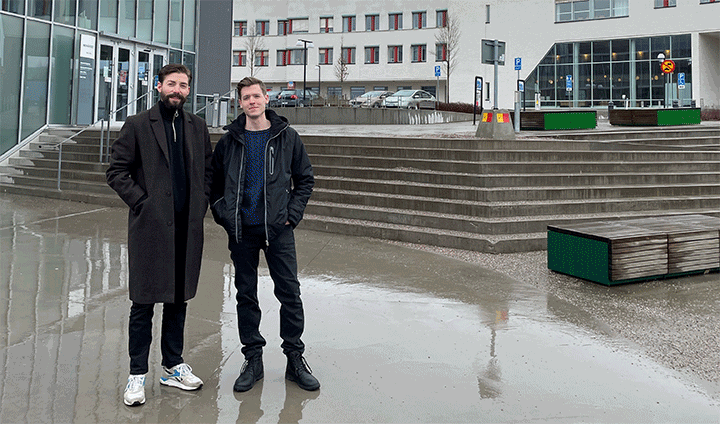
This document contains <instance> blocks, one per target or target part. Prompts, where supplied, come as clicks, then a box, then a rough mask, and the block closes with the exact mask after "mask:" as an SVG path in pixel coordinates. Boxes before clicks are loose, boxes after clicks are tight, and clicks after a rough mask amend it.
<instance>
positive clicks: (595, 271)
mask: <svg viewBox="0 0 720 424" xmlns="http://www.w3.org/2000/svg"><path fill="white" fill-rule="evenodd" d="M547 230H548V268H549V269H550V270H552V271H556V272H561V273H563V274H568V275H572V276H574V277H579V278H583V279H586V280H590V281H594V282H596V283H600V284H605V285H616V284H624V283H631V282H638V281H645V280H651V279H658V278H668V277H677V276H681V275H688V274H696V273H704V272H707V271H717V270H720V218H716V217H712V216H706V215H682V216H672V217H658V218H643V219H634V220H624V221H600V222H592V223H583V224H572V225H565V226H550V225H549V226H548V227H547Z"/></svg>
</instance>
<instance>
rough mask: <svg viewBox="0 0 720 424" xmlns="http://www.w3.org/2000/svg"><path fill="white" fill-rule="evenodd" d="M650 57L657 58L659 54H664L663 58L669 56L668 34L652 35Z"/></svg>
mask: <svg viewBox="0 0 720 424" xmlns="http://www.w3.org/2000/svg"><path fill="white" fill-rule="evenodd" d="M650 52H651V53H650V58H651V59H657V58H658V55H659V54H664V55H665V58H670V36H669V35H666V36H664V37H652V38H651V39H650Z"/></svg>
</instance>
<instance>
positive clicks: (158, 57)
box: [152, 51, 168, 105]
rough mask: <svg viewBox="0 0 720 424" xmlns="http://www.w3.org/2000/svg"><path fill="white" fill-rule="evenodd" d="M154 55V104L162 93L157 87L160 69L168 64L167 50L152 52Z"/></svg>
mask: <svg viewBox="0 0 720 424" xmlns="http://www.w3.org/2000/svg"><path fill="white" fill-rule="evenodd" d="M152 57H153V73H152V74H153V79H152V81H153V87H152V88H153V90H152V93H153V94H152V104H153V105H154V104H155V103H157V102H158V101H159V100H160V93H158V91H157V90H156V89H155V87H157V75H158V74H159V73H160V69H162V67H163V66H165V65H167V64H168V61H167V52H164V51H155V52H153V53H152Z"/></svg>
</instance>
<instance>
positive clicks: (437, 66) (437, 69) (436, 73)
mask: <svg viewBox="0 0 720 424" xmlns="http://www.w3.org/2000/svg"><path fill="white" fill-rule="evenodd" d="M435 76H436V77H439V76H440V65H435Z"/></svg>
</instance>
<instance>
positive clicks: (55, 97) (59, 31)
mask: <svg viewBox="0 0 720 424" xmlns="http://www.w3.org/2000/svg"><path fill="white" fill-rule="evenodd" d="M74 32H75V31H73V30H72V29H70V28H65V27H61V26H56V27H55V32H54V34H53V48H52V50H53V51H52V63H53V68H52V75H51V76H50V123H51V124H70V117H71V116H70V115H71V105H72V90H73V51H74V50H75V49H74V46H75V38H74Z"/></svg>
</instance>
